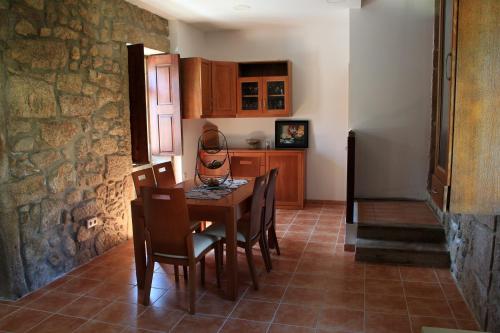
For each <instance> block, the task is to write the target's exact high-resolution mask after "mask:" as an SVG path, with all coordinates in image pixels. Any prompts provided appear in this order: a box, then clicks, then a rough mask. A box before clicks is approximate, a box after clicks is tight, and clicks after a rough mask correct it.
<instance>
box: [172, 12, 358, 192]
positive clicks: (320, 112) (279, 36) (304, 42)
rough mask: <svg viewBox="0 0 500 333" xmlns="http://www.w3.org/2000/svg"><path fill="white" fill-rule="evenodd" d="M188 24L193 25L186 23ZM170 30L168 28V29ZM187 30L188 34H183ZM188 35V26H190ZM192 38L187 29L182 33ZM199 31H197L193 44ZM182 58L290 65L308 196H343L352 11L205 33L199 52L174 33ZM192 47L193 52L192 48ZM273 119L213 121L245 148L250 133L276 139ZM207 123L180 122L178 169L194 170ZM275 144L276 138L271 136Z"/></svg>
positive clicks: (231, 140)
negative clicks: (303, 128) (303, 136)
mask: <svg viewBox="0 0 500 333" xmlns="http://www.w3.org/2000/svg"><path fill="white" fill-rule="evenodd" d="M189 28H190V29H191V28H192V27H189ZM171 29H172V26H171ZM184 32H185V31H184ZM191 32H192V31H191ZM179 36H184V37H182V38H181V39H184V38H186V39H190V37H189V36H190V34H189V33H185V34H180V35H179ZM197 36H198V34H196V33H195V34H194V37H193V39H192V40H193V41H194V42H193V43H196V45H197V46H198V45H201V44H199V43H198V41H197ZM171 42H172V44H171V50H172V51H174V50H175V49H176V47H177V46H178V45H180V49H179V50H180V53H181V56H182V57H186V56H194V55H198V56H204V57H206V58H208V59H212V60H231V61H257V60H277V59H289V60H291V61H292V64H293V65H292V66H293V118H296V119H308V120H309V121H310V133H309V142H310V148H309V150H308V153H307V155H308V157H307V188H306V191H307V192H306V197H307V198H308V199H321V200H345V173H346V149H345V148H346V135H347V123H348V115H347V112H348V64H349V12H348V11H347V10H341V11H336V12H335V13H334V14H332V16H331V18H330V19H329V20H324V21H321V22H304V23H297V24H296V25H295V26H289V27H275V28H272V29H270V28H269V27H266V28H258V27H257V28H255V29H252V30H243V31H219V32H209V33H206V35H205V44H204V45H205V46H204V47H203V50H201V49H196V48H192V47H191V46H192V45H188V46H186V45H185V44H184V45H183V43H182V42H183V41H181V40H176V39H175V37H172V38H171ZM192 51H196V52H194V53H193V52H192ZM274 120H275V118H251V119H210V122H212V123H214V124H216V125H217V126H218V127H219V129H220V130H221V131H222V132H223V133H224V134H225V135H226V136H227V137H228V139H229V143H230V146H232V147H235V148H239V147H246V143H245V139H246V138H248V137H260V138H263V139H265V138H273V139H274ZM204 123H205V121H204V120H184V121H183V171H184V173H185V176H187V177H188V178H191V177H192V175H193V173H194V170H193V168H194V161H195V156H196V155H195V154H196V150H195V148H196V140H197V138H198V136H199V135H200V134H201V128H202V126H203V124H204ZM273 141H274V140H273Z"/></svg>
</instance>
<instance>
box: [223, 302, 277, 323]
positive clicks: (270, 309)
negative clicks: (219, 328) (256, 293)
mask: <svg viewBox="0 0 500 333" xmlns="http://www.w3.org/2000/svg"><path fill="white" fill-rule="evenodd" d="M277 308H278V304H276V303H268V302H261V301H254V300H241V301H240V303H239V304H238V305H237V306H236V309H234V311H233V313H232V314H231V317H232V318H238V319H247V320H256V321H271V320H272V319H273V316H274V313H275V312H276V309H277Z"/></svg>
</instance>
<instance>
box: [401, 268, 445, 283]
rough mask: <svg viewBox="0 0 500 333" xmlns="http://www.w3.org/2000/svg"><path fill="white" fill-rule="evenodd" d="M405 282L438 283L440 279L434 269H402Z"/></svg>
mask: <svg viewBox="0 0 500 333" xmlns="http://www.w3.org/2000/svg"><path fill="white" fill-rule="evenodd" d="M400 270H401V278H402V279H403V281H412V282H432V283H437V282H439V281H438V278H437V275H436V274H435V273H434V269H432V268H426V267H404V266H403V267H400Z"/></svg>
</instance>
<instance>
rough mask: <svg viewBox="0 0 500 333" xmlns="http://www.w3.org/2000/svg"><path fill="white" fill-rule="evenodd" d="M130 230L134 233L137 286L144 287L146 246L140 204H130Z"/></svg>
mask: <svg viewBox="0 0 500 333" xmlns="http://www.w3.org/2000/svg"><path fill="white" fill-rule="evenodd" d="M132 230H133V234H134V236H133V237H134V256H135V274H136V278H137V288H139V289H143V288H144V280H145V277H146V248H145V238H144V218H143V209H142V206H141V207H139V206H137V205H132Z"/></svg>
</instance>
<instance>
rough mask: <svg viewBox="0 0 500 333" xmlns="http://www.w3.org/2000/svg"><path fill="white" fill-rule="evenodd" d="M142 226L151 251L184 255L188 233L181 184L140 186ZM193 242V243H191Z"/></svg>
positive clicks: (175, 255)
mask: <svg viewBox="0 0 500 333" xmlns="http://www.w3.org/2000/svg"><path fill="white" fill-rule="evenodd" d="M141 193H142V200H143V205H144V222H145V229H146V231H148V232H149V234H150V238H151V242H150V244H148V245H150V246H151V249H152V252H153V254H154V253H156V254H158V253H160V254H162V255H164V256H167V257H172V258H176V257H183V258H184V257H187V256H188V243H187V240H186V238H187V236H188V235H190V234H191V229H190V227H189V212H188V208H187V204H186V196H185V194H184V189H182V188H169V189H165V188H151V187H143V188H141ZM191 246H192V244H191Z"/></svg>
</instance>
